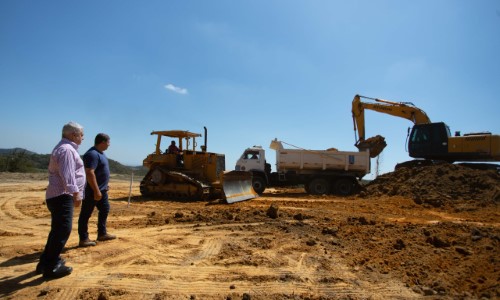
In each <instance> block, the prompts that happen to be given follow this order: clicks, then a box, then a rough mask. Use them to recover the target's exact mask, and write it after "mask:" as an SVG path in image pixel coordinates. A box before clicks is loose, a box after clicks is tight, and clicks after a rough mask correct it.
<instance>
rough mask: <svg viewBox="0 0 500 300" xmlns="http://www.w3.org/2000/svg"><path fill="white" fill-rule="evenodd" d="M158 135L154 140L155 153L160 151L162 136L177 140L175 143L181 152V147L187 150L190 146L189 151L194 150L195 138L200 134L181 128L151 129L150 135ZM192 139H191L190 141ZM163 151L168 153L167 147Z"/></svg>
mask: <svg viewBox="0 0 500 300" xmlns="http://www.w3.org/2000/svg"><path fill="white" fill-rule="evenodd" d="M154 134H156V135H158V139H157V142H156V151H155V153H156V154H161V153H162V148H161V147H162V145H161V141H162V137H165V138H172V139H173V140H174V141H177V145H178V147H179V150H180V151H181V152H182V151H183V149H185V150H189V148H190V147H191V151H195V148H196V146H197V145H196V138H197V137H201V134H199V133H193V132H189V131H183V130H166V131H153V132H151V135H154ZM191 140H192V141H191ZM164 153H168V147H167V149H166V150H165V152H164Z"/></svg>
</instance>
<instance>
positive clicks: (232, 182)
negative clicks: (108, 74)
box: [140, 127, 258, 203]
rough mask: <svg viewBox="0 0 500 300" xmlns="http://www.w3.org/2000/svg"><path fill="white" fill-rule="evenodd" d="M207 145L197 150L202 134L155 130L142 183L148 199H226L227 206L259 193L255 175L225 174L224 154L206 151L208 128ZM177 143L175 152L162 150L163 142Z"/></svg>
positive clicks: (205, 141)
mask: <svg viewBox="0 0 500 300" xmlns="http://www.w3.org/2000/svg"><path fill="white" fill-rule="evenodd" d="M204 131H205V138H204V144H203V145H201V146H200V150H197V149H196V147H197V141H196V138H200V137H202V135H201V134H199V133H193V132H190V131H186V130H166V131H153V132H151V135H156V137H157V139H156V148H155V151H154V152H153V153H152V154H149V155H148V156H147V157H146V158H145V159H144V161H143V165H144V166H145V167H146V168H148V169H149V170H148V172H147V174H146V175H145V176H144V178H143V179H142V181H141V184H140V191H141V194H142V195H143V196H145V197H159V198H168V199H174V200H185V201H194V200H210V199H225V200H226V201H227V202H228V203H234V202H238V201H243V200H248V199H252V198H255V197H257V196H258V194H257V193H256V192H255V191H254V190H253V189H252V174H251V173H250V172H244V171H225V169H226V162H225V155H224V154H218V153H212V152H208V151H207V128H206V127H204ZM165 138H170V139H171V141H177V142H178V143H177V145H176V146H177V147H178V148H177V149H176V151H175V153H174V152H172V151H168V149H167V150H166V151H163V150H162V140H164V139H165Z"/></svg>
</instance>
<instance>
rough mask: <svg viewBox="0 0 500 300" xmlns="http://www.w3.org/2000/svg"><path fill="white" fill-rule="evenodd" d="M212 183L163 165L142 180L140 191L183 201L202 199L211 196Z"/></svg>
mask: <svg viewBox="0 0 500 300" xmlns="http://www.w3.org/2000/svg"><path fill="white" fill-rule="evenodd" d="M210 188H211V187H210V185H208V184H205V183H203V182H201V181H199V180H196V179H194V178H192V177H190V176H188V175H186V174H184V173H180V172H176V171H169V170H167V169H165V168H163V167H156V168H153V169H151V170H150V171H149V172H148V173H147V174H146V176H145V177H144V179H143V180H142V181H141V185H140V191H141V194H142V195H143V196H145V197H160V198H168V199H172V200H181V201H200V200H207V199H209V197H210Z"/></svg>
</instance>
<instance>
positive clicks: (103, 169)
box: [83, 147, 109, 194]
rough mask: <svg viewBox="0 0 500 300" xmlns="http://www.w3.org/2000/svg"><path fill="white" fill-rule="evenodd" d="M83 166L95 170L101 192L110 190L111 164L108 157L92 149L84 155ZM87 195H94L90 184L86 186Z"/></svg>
mask: <svg viewBox="0 0 500 300" xmlns="http://www.w3.org/2000/svg"><path fill="white" fill-rule="evenodd" d="M83 165H84V166H85V168H89V169H93V170H94V174H95V177H96V180H97V185H98V186H99V190H100V191H106V190H108V183H109V163H108V158H107V157H106V155H105V154H104V153H103V152H100V151H99V150H97V149H96V148H95V147H92V148H90V149H89V150H88V151H87V152H85V154H84V155H83ZM87 193H93V191H92V188H91V187H90V185H89V184H88V183H87V185H86V186H85V194H87Z"/></svg>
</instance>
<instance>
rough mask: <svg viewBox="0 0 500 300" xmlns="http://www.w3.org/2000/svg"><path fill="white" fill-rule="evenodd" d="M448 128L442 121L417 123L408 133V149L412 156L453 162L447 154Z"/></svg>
mask: <svg viewBox="0 0 500 300" xmlns="http://www.w3.org/2000/svg"><path fill="white" fill-rule="evenodd" d="M449 137H450V129H449V128H448V126H447V125H446V124H445V123H443V122H437V123H428V124H417V125H415V126H413V128H412V130H411V133H410V137H409V139H410V142H409V143H408V151H409V154H410V156H411V157H413V158H426V159H436V160H445V161H450V162H453V161H454V159H452V158H451V157H450V156H449V155H448V138H449Z"/></svg>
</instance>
